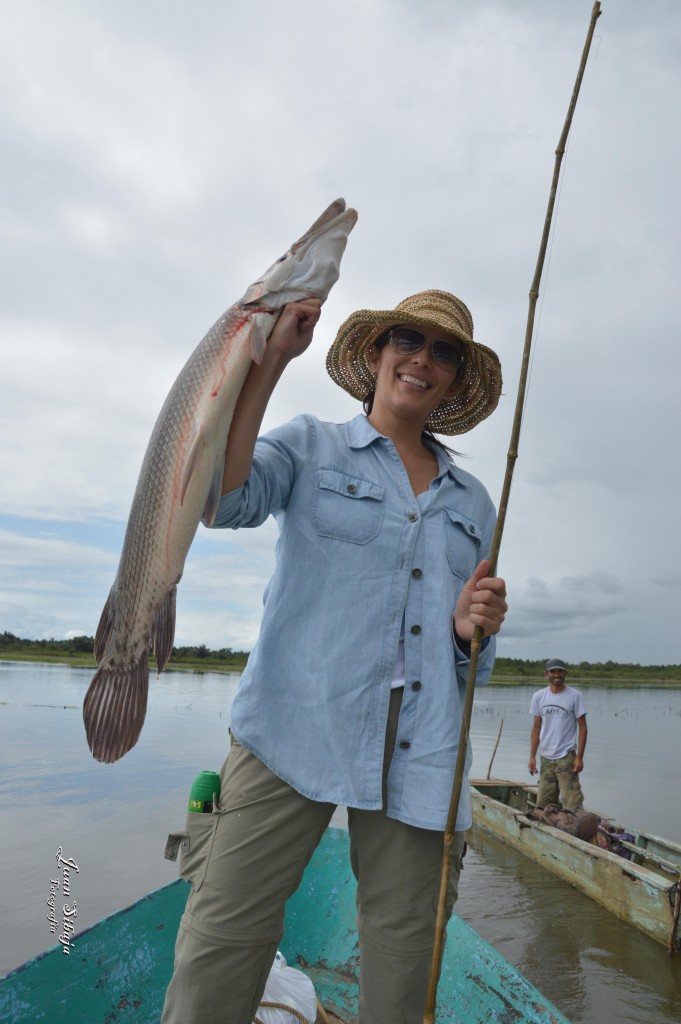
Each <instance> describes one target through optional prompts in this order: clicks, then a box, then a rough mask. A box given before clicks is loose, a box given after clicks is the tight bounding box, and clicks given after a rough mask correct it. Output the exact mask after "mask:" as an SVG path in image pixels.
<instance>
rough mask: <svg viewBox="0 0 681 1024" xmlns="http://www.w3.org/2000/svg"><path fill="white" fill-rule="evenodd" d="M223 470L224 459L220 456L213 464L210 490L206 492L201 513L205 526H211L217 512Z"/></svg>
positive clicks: (220, 495)
mask: <svg viewBox="0 0 681 1024" xmlns="http://www.w3.org/2000/svg"><path fill="white" fill-rule="evenodd" d="M224 472H225V460H224V457H222V458H220V460H219V462H218V463H217V465H216V466H215V472H214V473H213V479H212V480H211V484H210V490H209V492H208V497H207V498H206V504H205V507H204V510H203V515H202V516H201V519H202V521H203V523H204V524H205V525H206V526H212V525H213V523H214V521H215V516H216V515H217V512H218V505H219V504H220V498H221V497H222V477H223V476H224Z"/></svg>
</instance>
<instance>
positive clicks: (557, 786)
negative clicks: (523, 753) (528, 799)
mask: <svg viewBox="0 0 681 1024" xmlns="http://www.w3.org/2000/svg"><path fill="white" fill-rule="evenodd" d="M575 753H576V751H574V750H569V751H568V753H567V754H566V755H565V757H559V758H557V759H556V760H555V761H552V760H551V759H550V758H548V757H542V758H540V765H539V787H538V790H537V807H546V806H547V804H557V803H562V805H563V807H565V808H566V809H567V810H568V811H581V809H582V807H583V806H584V794H583V793H582V787H581V786H580V784H579V775H577V774H575V772H573V770H572V763H573V761H574V759H575ZM559 794H560V800H559Z"/></svg>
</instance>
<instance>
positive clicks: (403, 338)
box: [390, 327, 426, 354]
mask: <svg viewBox="0 0 681 1024" xmlns="http://www.w3.org/2000/svg"><path fill="white" fill-rule="evenodd" d="M390 340H391V341H392V342H393V344H394V345H395V348H396V349H397V351H398V352H404V353H405V354H410V353H412V352H418V351H419V350H420V349H422V348H423V346H424V344H425V341H426V339H425V337H424V336H423V335H422V334H421V332H420V331H412V330H410V328H408V327H401V328H400V329H399V330H396V331H392V332H391V335H390Z"/></svg>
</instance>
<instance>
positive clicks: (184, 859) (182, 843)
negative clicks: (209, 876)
mask: <svg viewBox="0 0 681 1024" xmlns="http://www.w3.org/2000/svg"><path fill="white" fill-rule="evenodd" d="M219 818H220V815H219V814H197V813H195V812H193V811H192V812H190V813H189V814H187V821H186V826H185V828H184V830H183V831H182V832H171V833H170V835H169V836H168V842H167V843H166V852H165V857H166V860H177V854H178V851H179V853H180V878H184V879H185V881H187V882H191V884H192V885H193V887H194V891H195V892H198V890H199V889H200V888H201V886H202V885H203V882H204V879H205V877H206V871H207V870H208V861H209V860H210V855H211V852H212V849H213V842H214V840H215V832H216V830H217V827H218V820H219Z"/></svg>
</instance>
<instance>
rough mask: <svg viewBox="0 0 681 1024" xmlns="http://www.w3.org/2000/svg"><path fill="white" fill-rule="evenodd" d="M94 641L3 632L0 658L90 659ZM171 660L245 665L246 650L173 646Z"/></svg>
mask: <svg viewBox="0 0 681 1024" xmlns="http://www.w3.org/2000/svg"><path fill="white" fill-rule="evenodd" d="M94 646H95V638H94V637H93V636H74V637H71V638H70V639H69V640H54V639H51V640H26V639H23V638H20V637H18V636H15V635H14V633H9V632H7V630H5V632H4V633H0V657H1V656H2V655H3V654H4V656H5V657H7V656H8V655H11V653H15V654H30V653H35V654H37V655H49V654H58V655H61V656H68V655H72V654H92V655H93V658H94V654H93V652H94ZM172 660H173V661H174V662H183V661H187V662H190V661H191V662H194V661H205V662H225V663H229V664H230V665H237V664H240V665H245V664H246V662H247V661H248V651H235V650H233V649H232V648H231V647H221V648H220V650H218V651H211V650H210V649H209V648H208V647H206V645H205V644H199V645H198V646H197V647H173V653H172Z"/></svg>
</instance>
